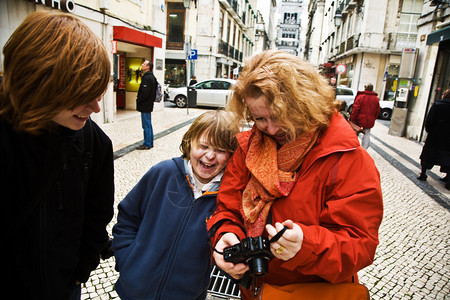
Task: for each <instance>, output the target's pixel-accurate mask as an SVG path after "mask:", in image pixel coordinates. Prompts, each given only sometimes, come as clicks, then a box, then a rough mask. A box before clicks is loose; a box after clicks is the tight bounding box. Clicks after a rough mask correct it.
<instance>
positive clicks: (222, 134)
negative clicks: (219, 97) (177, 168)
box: [180, 109, 239, 159]
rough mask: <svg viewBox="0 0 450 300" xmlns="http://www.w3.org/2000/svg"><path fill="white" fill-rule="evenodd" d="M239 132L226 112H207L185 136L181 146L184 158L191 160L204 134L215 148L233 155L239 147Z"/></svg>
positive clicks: (193, 124)
mask: <svg viewBox="0 0 450 300" xmlns="http://www.w3.org/2000/svg"><path fill="white" fill-rule="evenodd" d="M238 132H239V128H238V126H237V125H236V123H234V122H233V121H232V118H231V117H230V115H229V114H228V113H227V112H225V111H224V110H221V109H219V110H215V111H208V112H205V113H203V114H201V115H200V116H199V117H198V118H197V119H196V120H195V121H194V123H192V125H191V127H189V129H188V131H187V132H186V133H185V134H184V136H183V140H182V141H181V145H180V150H181V153H182V156H183V157H184V158H186V159H191V158H190V154H191V149H192V146H193V145H196V144H198V143H199V140H200V138H201V137H202V136H203V135H204V134H206V138H207V140H208V142H209V143H210V145H211V146H213V147H214V148H216V149H220V150H225V151H227V152H229V153H233V152H234V151H235V150H236V148H237V146H238V142H237V140H236V134H237V133H238Z"/></svg>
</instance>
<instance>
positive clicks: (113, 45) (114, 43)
mask: <svg viewBox="0 0 450 300" xmlns="http://www.w3.org/2000/svg"><path fill="white" fill-rule="evenodd" d="M111 53H112V54H116V53H117V41H111Z"/></svg>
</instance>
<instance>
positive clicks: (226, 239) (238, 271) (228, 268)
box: [213, 232, 249, 280]
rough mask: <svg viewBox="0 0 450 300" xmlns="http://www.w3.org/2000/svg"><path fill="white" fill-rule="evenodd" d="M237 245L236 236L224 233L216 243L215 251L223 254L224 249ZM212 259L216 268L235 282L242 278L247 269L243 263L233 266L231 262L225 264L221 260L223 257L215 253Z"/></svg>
mask: <svg viewBox="0 0 450 300" xmlns="http://www.w3.org/2000/svg"><path fill="white" fill-rule="evenodd" d="M239 243H240V241H239V239H238V238H237V236H236V235H235V234H234V233H231V232H228V233H225V234H224V235H223V236H222V237H221V238H220V240H219V241H218V242H217V244H216V250H217V251H220V252H223V249H225V248H226V247H229V246H233V245H236V244H239ZM213 257H214V260H215V262H216V264H217V266H218V267H219V268H220V269H222V270H223V271H224V272H226V273H228V274H229V275H230V276H231V277H233V278H234V279H236V280H239V279H241V278H242V277H243V276H244V273H245V272H247V271H248V269H249V267H248V265H246V264H244V263H239V264H233V263H231V262H226V261H225V260H224V258H223V255H222V254H219V253H217V252H213Z"/></svg>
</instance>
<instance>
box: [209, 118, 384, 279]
mask: <svg viewBox="0 0 450 300" xmlns="http://www.w3.org/2000/svg"><path fill="white" fill-rule="evenodd" d="M252 132H253V130H252V131H247V132H243V133H241V134H239V136H238V140H239V144H240V147H239V148H238V149H237V151H236V152H235V154H234V155H233V157H232V158H231V159H230V161H229V162H228V165H227V168H226V171H225V174H224V176H223V179H222V184H221V186H220V189H219V194H218V197H217V210H216V212H215V213H214V215H213V216H212V217H211V219H210V220H209V221H208V231H209V233H210V235H212V236H213V238H212V245H216V243H217V241H218V239H219V238H220V237H221V235H223V233H226V232H233V233H235V234H236V235H237V236H238V237H239V238H240V239H241V240H242V239H243V238H245V237H246V235H245V233H244V230H243V221H242V218H241V215H240V213H239V210H240V207H241V195H242V192H243V190H244V188H245V186H246V184H247V182H248V180H249V178H250V173H249V171H248V169H247V168H246V166H245V156H246V152H247V149H248V141H249V137H250V136H251V134H252ZM298 172H299V176H298V180H297V182H296V184H295V186H294V188H293V189H292V191H291V193H290V195H289V196H287V197H283V198H279V199H278V200H276V201H275V203H274V204H273V205H272V208H271V223H272V224H275V222H283V221H285V220H287V219H290V220H293V221H294V222H295V223H297V224H298V225H299V226H300V227H301V229H302V230H303V234H304V240H303V245H302V247H301V249H300V251H299V252H298V253H297V255H296V256H295V257H294V258H292V259H290V260H289V261H282V260H279V259H277V258H274V259H273V260H272V261H271V262H270V264H269V273H268V274H267V275H266V276H265V277H264V281H265V282H268V283H272V284H276V285H285V284H290V283H300V282H317V281H328V282H332V283H338V282H351V281H352V280H357V279H356V275H357V274H356V273H357V272H358V271H359V270H361V269H363V268H364V267H366V266H368V265H370V264H372V262H373V259H374V255H375V249H376V247H377V245H378V228H379V226H380V223H381V219H382V216H383V204H382V193H381V186H380V175H379V172H378V170H377V168H376V166H375V164H374V161H373V160H372V158H371V157H370V156H369V154H368V153H367V152H366V151H365V150H364V149H363V148H362V147H360V145H359V142H358V139H357V137H356V135H355V132H354V131H353V129H351V128H350V126H349V125H348V123H347V121H346V120H345V119H344V118H343V117H342V116H341V115H340V114H338V113H336V114H335V115H333V117H332V119H331V123H330V126H329V127H328V128H327V130H326V131H325V132H324V133H323V134H322V135H321V136H320V137H319V139H318V140H317V142H316V145H315V146H314V147H313V148H312V149H311V150H310V152H309V153H308V154H307V156H306V158H305V161H304V162H303V164H302V166H301V167H300V169H299V171H298ZM214 225H216V226H214Z"/></svg>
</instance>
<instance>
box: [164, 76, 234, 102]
mask: <svg viewBox="0 0 450 300" xmlns="http://www.w3.org/2000/svg"><path fill="white" fill-rule="evenodd" d="M235 83H236V80H233V79H225V78H213V79H207V80H203V81H201V82H199V83H196V84H194V85H193V86H190V87H189V89H192V91H190V93H192V92H193V93H195V94H196V97H197V105H196V106H211V107H224V106H225V105H227V103H228V101H229V100H230V97H231V90H230V88H231V87H232V86H233V85H234V84H235ZM167 101H171V102H173V103H175V105H176V106H178V107H186V104H187V92H186V87H180V88H176V89H173V90H172V91H171V92H169V96H168V97H167ZM189 107H194V105H193V104H192V103H189Z"/></svg>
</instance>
